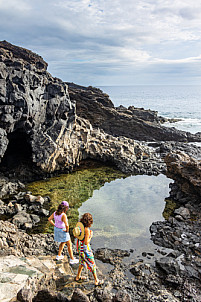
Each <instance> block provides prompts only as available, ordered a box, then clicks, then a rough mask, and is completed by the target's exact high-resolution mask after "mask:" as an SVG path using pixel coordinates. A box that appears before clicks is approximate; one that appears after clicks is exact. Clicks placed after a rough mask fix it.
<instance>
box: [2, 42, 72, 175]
mask: <svg viewBox="0 0 201 302" xmlns="http://www.w3.org/2000/svg"><path fill="white" fill-rule="evenodd" d="M46 67H47V63H45V62H44V61H43V60H42V58H41V57H39V56H37V55H35V54H33V53H32V52H31V51H28V50H24V49H22V48H18V47H16V46H13V45H11V44H9V43H7V42H1V44H0V150H1V153H0V156H1V158H2V157H4V155H6V156H5V158H4V163H5V162H7V164H12V161H13V162H14V163H15V162H17V161H19V160H20V157H23V156H24V157H25V158H26V159H27V160H30V162H33V163H35V164H36V165H37V166H39V167H40V168H42V169H43V170H54V169H56V168H57V166H61V165H63V166H65V165H68V166H71V163H72V162H73V161H74V160H75V158H74V157H73V156H74V150H73V148H74V146H72V145H71V143H70V142H71V138H70V135H71V134H72V131H73V129H74V127H75V104H74V103H73V102H71V101H70V99H69V95H68V87H67V85H66V84H65V83H63V82H62V81H61V80H59V79H57V78H53V77H52V76H51V75H50V74H49V73H48V72H47V71H46ZM69 149H72V156H71V157H70V156H69V155H68V154H69V152H68V150H69ZM6 151H7V153H6ZM5 153H6V154H5ZM66 153H67V154H66Z"/></svg>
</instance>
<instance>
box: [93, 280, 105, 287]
mask: <svg viewBox="0 0 201 302" xmlns="http://www.w3.org/2000/svg"><path fill="white" fill-rule="evenodd" d="M103 283H104V281H103V280H98V284H95V286H101V285H103Z"/></svg>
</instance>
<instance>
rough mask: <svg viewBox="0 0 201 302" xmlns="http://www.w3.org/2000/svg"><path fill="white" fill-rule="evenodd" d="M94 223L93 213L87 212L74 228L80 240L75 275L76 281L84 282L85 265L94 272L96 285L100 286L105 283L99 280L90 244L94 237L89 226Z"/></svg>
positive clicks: (74, 232)
mask: <svg viewBox="0 0 201 302" xmlns="http://www.w3.org/2000/svg"><path fill="white" fill-rule="evenodd" d="M92 224H93V217H92V215H91V214H90V213H85V214H84V215H83V216H82V218H81V219H80V222H78V223H77V225H76V227H75V228H74V229H73V235H74V237H76V238H77V240H78V241H77V249H78V252H79V267H78V272H77V276H76V277H75V281H76V282H82V281H84V280H85V279H86V278H85V277H81V272H82V269H83V267H85V268H87V269H88V270H89V271H90V272H92V274H93V276H94V280H95V286H98V285H102V284H103V280H99V279H98V277H97V273H96V263H95V260H94V255H93V252H92V249H91V246H90V241H91V238H92V237H93V232H92V231H91V230H90V229H89V228H90V227H91V225H92Z"/></svg>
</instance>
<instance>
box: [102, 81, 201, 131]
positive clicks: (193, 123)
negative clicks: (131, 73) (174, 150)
mask: <svg viewBox="0 0 201 302" xmlns="http://www.w3.org/2000/svg"><path fill="white" fill-rule="evenodd" d="M98 88H100V89H101V90H103V92H105V93H107V94H108V95H109V96H110V99H111V101H112V102H113V104H114V105H115V107H118V106H119V105H123V106H125V107H129V106H131V105H132V106H135V107H138V108H144V109H151V110H155V111H158V115H161V116H163V117H166V118H179V119H182V120H181V121H179V122H177V123H173V124H172V123H171V124H169V123H167V124H166V126H170V127H175V128H177V129H179V130H183V131H189V132H191V133H196V132H201V86H194V85H192V86H190V85H186V86H177V85H175V86H173V85H171V86H170V85H167V86H162V85H161V86H151V85H150V86H149V85H146V86H143V85H139V86H99V87H98Z"/></svg>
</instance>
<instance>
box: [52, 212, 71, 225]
mask: <svg viewBox="0 0 201 302" xmlns="http://www.w3.org/2000/svg"><path fill="white" fill-rule="evenodd" d="M63 214H64V213H61V215H56V212H54V221H55V227H57V228H59V229H64V228H65V227H66V226H65V223H64V222H63V221H62V220H61V218H62V216H63ZM67 223H68V219H67Z"/></svg>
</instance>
